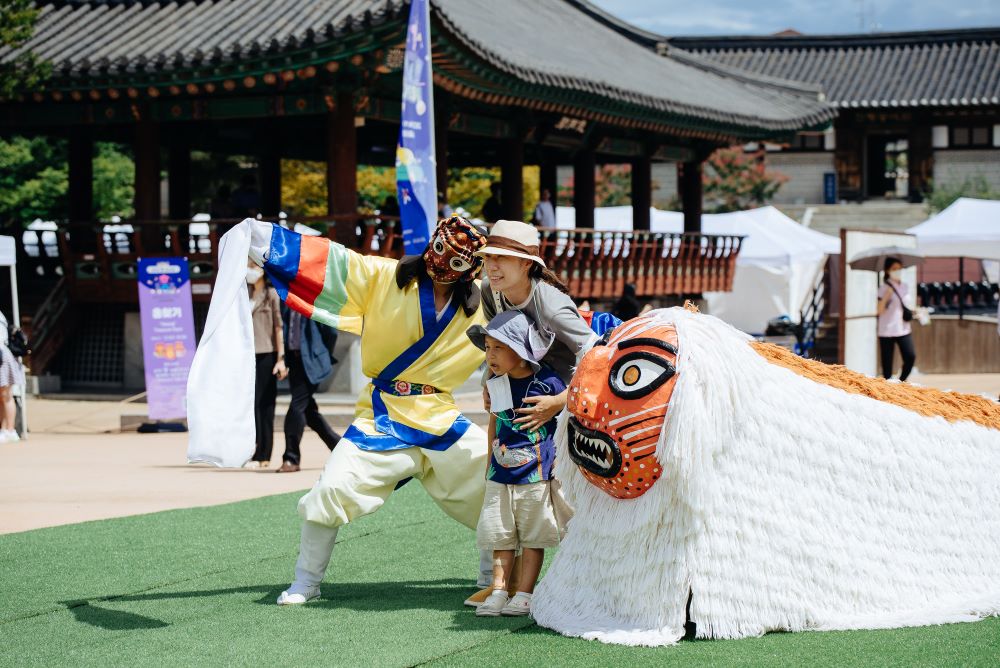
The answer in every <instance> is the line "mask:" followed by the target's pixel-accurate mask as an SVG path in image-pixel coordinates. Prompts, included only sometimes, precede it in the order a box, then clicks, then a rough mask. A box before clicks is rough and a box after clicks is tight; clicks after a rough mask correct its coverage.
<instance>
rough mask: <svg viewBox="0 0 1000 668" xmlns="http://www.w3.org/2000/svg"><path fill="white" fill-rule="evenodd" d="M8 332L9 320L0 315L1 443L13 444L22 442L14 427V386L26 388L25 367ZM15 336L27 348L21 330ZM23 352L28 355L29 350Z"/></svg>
mask: <svg viewBox="0 0 1000 668" xmlns="http://www.w3.org/2000/svg"><path fill="white" fill-rule="evenodd" d="M8 332H9V330H8V324H7V318H6V317H5V316H4V314H3V313H0V406H2V407H3V416H2V417H0V443H13V442H16V441H20V440H21V437H20V436H19V435H18V433H17V430H16V429H15V427H14V423H15V422H16V420H17V405H16V404H15V403H14V386H15V385H20V386H22V387H23V386H24V367H22V366H21V363H20V362H19V361H18V359H17V357H15V356H14V353H13V352H12V351H11V339H10V336H9V333H8ZM14 334H15V335H19V337H18V339H17V343H18V345H20V344H23V347H25V348H26V347H27V343H26V342H25V341H24V334H22V333H21V330H19V329H18V330H15V331H14ZM15 347H17V346H15ZM23 352H24V353H26V352H27V350H24V351H23Z"/></svg>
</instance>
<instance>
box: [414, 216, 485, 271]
mask: <svg viewBox="0 0 1000 668" xmlns="http://www.w3.org/2000/svg"><path fill="white" fill-rule="evenodd" d="M485 245H486V237H485V236H484V235H483V234H482V233H480V232H479V230H477V229H476V228H475V227H473V225H472V223H470V222H469V221H468V220H466V219H465V218H462V217H461V216H452V217H451V218H448V219H445V220H442V221H441V222H439V223H438V226H437V229H435V230H434V235H433V236H432V237H431V241H430V243H429V244H427V250H425V251H424V263H425V264H426V265H427V273H428V274H429V275H430V277H431V278H432V279H433V280H434V282H435V283H457V282H459V281H462V282H468V281H471V280H473V279H475V278H476V277H477V276H478V275H479V272H480V271H481V270H482V268H483V258H481V257H479V256H478V255H475V252H476V251H477V250H479V249H480V248H482V247H483V246H485Z"/></svg>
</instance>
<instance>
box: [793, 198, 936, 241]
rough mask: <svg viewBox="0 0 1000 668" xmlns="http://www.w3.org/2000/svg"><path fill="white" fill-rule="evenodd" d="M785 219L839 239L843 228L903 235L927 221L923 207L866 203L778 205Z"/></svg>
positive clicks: (888, 203) (891, 202)
mask: <svg viewBox="0 0 1000 668" xmlns="http://www.w3.org/2000/svg"><path fill="white" fill-rule="evenodd" d="M777 207H778V208H779V209H780V210H781V211H782V212H783V213H784V214H785V215H786V216H789V217H791V218H794V219H795V220H797V221H799V222H800V223H803V224H808V226H809V227H810V228H811V229H814V230H816V231H817V232H823V233H824V234H832V235H834V236H840V230H841V229H843V228H852V229H861V230H884V231H886V232H903V231H905V230H907V229H908V228H910V227H913V226H914V225H919V224H920V223H922V222H924V221H925V220H927V218H928V217H929V216H928V214H927V209H926V207H925V206H924V205H923V204H910V203H908V202H898V201H867V202H862V203H860V204H854V203H851V204H815V205H811V206H806V205H777Z"/></svg>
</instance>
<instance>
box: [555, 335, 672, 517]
mask: <svg viewBox="0 0 1000 668" xmlns="http://www.w3.org/2000/svg"><path fill="white" fill-rule="evenodd" d="M641 320H642V318H637V319H635V320H630V321H628V323H626V325H637V326H629V327H628V328H625V327H623V326H620V327H619V328H617V329H615V330H611V331H609V332H608V333H607V334H605V335H604V337H602V339H601V340H600V341H599V342H598V343H597V344H596V345H595V346H594V347H593V348H592V349H591V350H590V352H588V353H587V354H586V355H584V357H583V359H582V360H580V365H579V366H578V367H577V370H576V373H575V374H574V375H573V380H572V381H571V382H570V387H569V397H568V400H567V405H566V407H567V409H568V410H569V412H570V418H569V425H568V437H569V455H570V458H571V459H572V460H573V462H574V463H575V464H576V465H577V466H578V467H579V468H580V471H581V472H582V473H583V475H584V477H585V478H586V479H587V481H588V482H590V483H591V484H592V485H595V486H596V487H598V488H600V489H601V490H602V491H604V492H605V493H607V494H608V495H610V496H613V497H615V498H617V499H634V498H637V497H639V496H642V495H643V494H645V493H646V492H647V491H649V488H650V487H652V486H653V485H654V484H655V483H656V481H657V480H659V479H660V478H662V477H663V475H664V473H665V472H664V470H663V466H662V465H661V464H660V462H659V461H657V459H656V454H655V453H656V445H657V443H658V442H659V440H660V432H661V431H662V430H663V424H664V422H665V421H666V417H667V410H668V408H669V405H670V397H671V395H672V394H673V392H674V386H675V385H676V384H677V374H676V368H675V364H676V362H677V331H676V330H675V329H674V327H673V325H660V326H652V323H650V325H647V326H642V325H641V324H640V321H641ZM633 332H634V334H633Z"/></svg>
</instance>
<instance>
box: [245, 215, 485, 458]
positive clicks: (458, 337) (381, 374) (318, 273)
mask: <svg viewBox="0 0 1000 668" xmlns="http://www.w3.org/2000/svg"><path fill="white" fill-rule="evenodd" d="M398 264H399V263H398V262H397V261H396V260H392V259H389V258H382V257H373V256H367V255H361V254H360V253H355V252H354V251H351V250H348V249H347V248H345V247H344V246H342V245H340V244H338V243H335V242H333V241H330V240H329V239H326V238H323V237H310V236H302V235H300V234H297V233H295V232H292V231H290V230H287V229H285V228H283V227H280V226H278V225H275V226H274V229H273V233H272V235H271V247H270V249H269V252H268V255H267V261H266V262H265V264H264V269H265V271H267V273H268V276H269V277H270V278H271V281H272V282H273V283H274V286H275V288H276V289H277V291H278V294H279V295H280V296H281V298H282V299H284V300H285V302H286V303H287V304H288V305H289V307H291V308H293V309H295V310H296V311H298V312H300V313H302V314H303V315H305V316H308V317H310V318H313V319H314V320H317V321H318V322H321V323H324V324H327V325H330V326H331V327H336V328H338V329H341V330H343V331H348V332H352V333H355V334H360V335H361V368H362V371H363V372H364V374H365V375H366V376H368V377H369V378H371V379H372V380H371V382H370V383H369V384H368V385H367V386H366V387H365V389H364V390H363V391H362V392H361V395H360V396H359V397H358V403H357V406H356V408H355V413H354V422H353V424H352V425H351V427H350V428H349V429H348V430H347V432H346V433H345V434H344V437H345V438H348V439H350V440H351V441H352V442H353V443H354V444H355V445H357V446H358V447H359V448H361V449H364V450H394V449H398V448H407V447H413V446H419V447H422V448H429V449H432V450H445V449H447V448H448V447H449V446H450V445H451V444H452V443H454V442H455V441H457V440H458V439H459V438H460V437H461V436H462V435H463V434H464V433H465V431H466V430H467V429H468V428H469V425H470V424H471V423H470V422H469V420H468V419H467V418H466V417H465V416H464V415H462V413H461V411H459V409H458V406H456V404H455V399H454V397H453V396H452V392H454V390H455V388H457V387H459V386H460V385H462V384H463V383H464V382H465V381H466V380H468V378H469V377H470V376H471V375H472V374H473V373H474V372H475V371H476V369H477V368H478V367H479V365H480V364H482V362H483V359H484V356H483V353H482V351H481V350H479V349H478V348H476V347H475V346H474V345H473V344H472V342H471V341H470V340H469V338H468V336H466V333H465V332H466V330H467V329H468V328H469V327H471V326H472V325H475V324H483V323H484V322H485V318H484V316H483V314H482V310H477V311H476V312H475V313H474V314H473V315H472V316H467V315H465V312H464V310H463V309H462V307H461V305H460V304H457V303H455V302H456V300H455V299H452V301H451V302H450V303H449V304H448V306H447V307H446V308H445V310H444V312H443V313H442V314H441V317H440V318H438V317H437V314H436V312H435V308H434V292H433V285H432V283H431V280H430V278H429V277H427V276H426V275H420V276H418V277H416V278H415V279H413V280H411V281H410V282H409V283H407V284H405V285H404V286H403V287H402V288H400V287H398V285H397V282H396V271H397V267H398Z"/></svg>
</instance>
